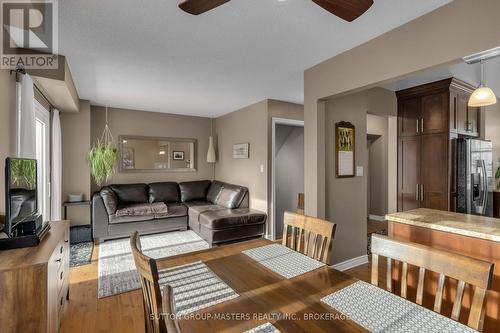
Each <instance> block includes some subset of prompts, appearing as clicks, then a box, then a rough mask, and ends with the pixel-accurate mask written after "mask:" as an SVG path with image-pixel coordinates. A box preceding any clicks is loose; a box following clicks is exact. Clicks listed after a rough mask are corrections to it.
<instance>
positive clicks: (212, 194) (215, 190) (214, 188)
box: [207, 180, 223, 204]
mask: <svg viewBox="0 0 500 333" xmlns="http://www.w3.org/2000/svg"><path fill="white" fill-rule="evenodd" d="M222 187H223V183H221V182H220V181H217V180H215V181H213V182H212V184H210V188H209V189H208V194H207V200H208V201H210V202H211V203H213V204H215V201H217V197H218V196H219V193H220V191H221V190H222Z"/></svg>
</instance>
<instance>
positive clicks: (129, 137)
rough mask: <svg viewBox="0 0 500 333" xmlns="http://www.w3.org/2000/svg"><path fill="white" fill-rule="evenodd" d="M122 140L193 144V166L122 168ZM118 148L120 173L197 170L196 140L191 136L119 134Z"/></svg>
mask: <svg viewBox="0 0 500 333" xmlns="http://www.w3.org/2000/svg"><path fill="white" fill-rule="evenodd" d="M123 140H151V141H152V140H156V141H173V142H185V143H192V144H193V156H194V162H193V168H191V169H189V168H172V169H124V168H123V165H122V152H123ZM118 141H119V145H118V149H119V154H120V155H119V159H118V163H119V167H118V168H119V172H120V173H138V172H142V173H145V172H152V173H157V172H197V171H198V140H197V139H193V138H169V137H161V136H140V135H120V136H118Z"/></svg>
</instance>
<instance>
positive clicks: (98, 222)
mask: <svg viewBox="0 0 500 333" xmlns="http://www.w3.org/2000/svg"><path fill="white" fill-rule="evenodd" d="M108 225H109V215H108V212H107V210H106V207H105V206H104V201H103V200H102V198H101V194H100V193H99V192H96V193H94V195H93V196H92V228H93V232H94V239H97V240H99V238H102V237H106V236H108Z"/></svg>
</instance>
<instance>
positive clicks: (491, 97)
mask: <svg viewBox="0 0 500 333" xmlns="http://www.w3.org/2000/svg"><path fill="white" fill-rule="evenodd" d="M496 102H497V97H496V96H495V93H494V92H493V90H491V89H490V88H488V87H487V86H486V85H485V84H484V59H481V84H480V85H479V87H478V88H477V89H476V90H474V92H473V93H472V95H471V96H470V99H469V106H470V107H481V106H488V105H493V104H496Z"/></svg>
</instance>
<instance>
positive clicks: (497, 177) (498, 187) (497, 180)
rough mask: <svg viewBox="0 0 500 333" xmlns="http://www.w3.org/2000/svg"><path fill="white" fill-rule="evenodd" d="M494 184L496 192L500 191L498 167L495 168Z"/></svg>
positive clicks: (499, 170)
mask: <svg viewBox="0 0 500 333" xmlns="http://www.w3.org/2000/svg"><path fill="white" fill-rule="evenodd" d="M495 182H496V188H497V190H500V166H499V167H498V168H497V172H495Z"/></svg>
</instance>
